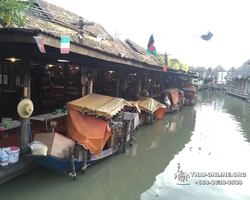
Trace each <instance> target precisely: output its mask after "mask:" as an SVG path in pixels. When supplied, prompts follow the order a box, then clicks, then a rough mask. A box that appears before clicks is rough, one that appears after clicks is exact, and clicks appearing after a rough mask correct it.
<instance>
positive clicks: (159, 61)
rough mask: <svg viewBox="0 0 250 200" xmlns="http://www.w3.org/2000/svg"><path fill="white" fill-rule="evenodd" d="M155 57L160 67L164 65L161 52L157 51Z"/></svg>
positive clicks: (163, 57)
mask: <svg viewBox="0 0 250 200" xmlns="http://www.w3.org/2000/svg"><path fill="white" fill-rule="evenodd" d="M156 57H157V62H158V65H160V66H162V67H163V66H165V56H164V55H163V54H160V53H158V54H157V56H156Z"/></svg>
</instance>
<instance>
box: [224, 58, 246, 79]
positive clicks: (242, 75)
mask: <svg viewBox="0 0 250 200" xmlns="http://www.w3.org/2000/svg"><path fill="white" fill-rule="evenodd" d="M227 78H233V79H248V78H250V63H248V62H246V63H245V64H243V65H242V66H241V67H239V68H237V69H236V70H235V71H234V72H233V73H231V74H230V75H228V76H227Z"/></svg>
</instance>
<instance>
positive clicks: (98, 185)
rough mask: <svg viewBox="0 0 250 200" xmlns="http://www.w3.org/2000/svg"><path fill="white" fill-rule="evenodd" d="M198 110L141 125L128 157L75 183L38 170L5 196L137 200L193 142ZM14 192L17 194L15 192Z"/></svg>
mask: <svg viewBox="0 0 250 200" xmlns="http://www.w3.org/2000/svg"><path fill="white" fill-rule="evenodd" d="M194 117H195V110H194V109H193V108H191V107H190V108H185V109H184V110H183V111H182V112H180V113H175V114H172V115H166V116H165V117H164V118H163V119H162V120H158V121H156V123H155V124H154V125H153V126H142V127H140V129H139V130H138V132H137V134H136V143H135V144H134V145H133V146H132V148H129V149H128V150H127V152H126V153H125V154H119V155H114V156H113V157H111V158H109V159H107V160H105V161H104V162H102V163H100V164H98V165H95V166H93V167H90V168H89V169H88V170H87V171H86V173H85V174H84V175H82V174H80V173H79V174H78V178H77V180H76V181H73V180H71V179H70V178H69V177H68V176H65V175H60V174H57V173H54V172H52V171H50V170H47V169H45V168H42V167H40V168H38V169H35V170H33V171H32V172H30V173H28V174H25V175H23V176H21V177H19V178H16V179H15V180H13V181H10V182H8V183H6V184H4V185H3V186H0V192H1V197H2V198H7V197H8V199H11V200H29V199H30V200H31V199H32V200H33V199H34V198H35V199H36V200H42V199H53V200H57V199H58V200H59V199H60V200H64V199H65V200H68V199H86V200H87V199H93V200H95V199H103V200H104V199H107V200H111V199H116V200H118V199H119V200H122V199H124V200H125V199H139V197H140V194H141V193H142V192H144V191H145V190H146V189H147V188H148V187H150V186H151V185H152V182H154V180H155V176H156V175H157V174H159V173H161V172H162V170H164V168H165V167H166V166H167V165H168V164H169V162H170V161H171V160H172V159H173V158H174V156H175V155H176V154H177V153H178V152H179V151H181V150H182V149H183V148H184V146H185V144H186V143H187V142H188V141H189V140H190V136H191V132H192V131H193V130H194V123H195V119H194ZM13 188H15V193H13V192H11V191H12V190H13Z"/></svg>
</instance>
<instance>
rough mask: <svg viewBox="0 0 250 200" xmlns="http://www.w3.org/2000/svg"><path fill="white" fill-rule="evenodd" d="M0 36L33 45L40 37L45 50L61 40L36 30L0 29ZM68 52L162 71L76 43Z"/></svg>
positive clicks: (10, 40)
mask: <svg viewBox="0 0 250 200" xmlns="http://www.w3.org/2000/svg"><path fill="white" fill-rule="evenodd" d="M0 35H1V37H0V42H10V43H21V42H22V43H31V44H35V43H36V42H35V40H34V38H33V36H42V37H43V43H44V45H45V49H46V46H50V47H54V48H57V49H60V46H61V39H60V38H59V37H55V36H52V35H50V34H47V33H44V32H42V31H40V30H37V29H19V28H3V29H0ZM70 52H72V53H75V54H79V55H83V56H88V57H91V58H96V59H100V60H104V61H109V62H113V63H117V64H123V65H129V66H132V67H135V68H140V69H147V70H153V71H158V72H163V69H162V67H160V66H156V65H150V64H148V63H144V62H140V61H136V60H133V59H130V58H124V57H123V58H122V57H120V56H119V55H115V54H111V53H107V52H104V51H100V50H97V49H94V48H90V47H86V46H80V45H77V44H76V43H71V44H70Z"/></svg>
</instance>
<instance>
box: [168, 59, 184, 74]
mask: <svg viewBox="0 0 250 200" xmlns="http://www.w3.org/2000/svg"><path fill="white" fill-rule="evenodd" d="M168 68H169V69H176V70H178V69H182V70H184V71H188V69H189V68H188V66H187V64H186V63H182V62H180V61H179V60H178V59H176V58H173V59H170V60H168Z"/></svg>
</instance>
